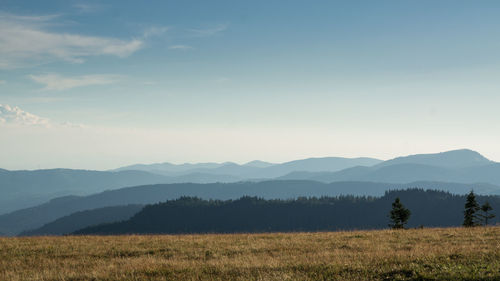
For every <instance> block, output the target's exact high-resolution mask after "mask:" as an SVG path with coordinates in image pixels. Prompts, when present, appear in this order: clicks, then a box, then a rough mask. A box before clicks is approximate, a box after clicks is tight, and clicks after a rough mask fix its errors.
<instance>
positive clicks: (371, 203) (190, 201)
mask: <svg viewBox="0 0 500 281" xmlns="http://www.w3.org/2000/svg"><path fill="white" fill-rule="evenodd" d="M396 197H399V198H401V201H402V202H403V204H405V205H406V206H407V207H408V208H409V209H410V210H411V212H412V216H411V217H410V220H409V226H410V227H418V226H459V225H461V223H462V219H463V208H464V204H465V196H462V195H452V194H450V193H446V192H442V191H429V190H428V191H424V190H422V189H410V190H403V191H389V192H386V193H385V195H384V196H382V197H380V198H376V197H355V196H340V197H321V198H298V199H293V200H265V199H259V198H257V197H242V198H240V199H238V200H227V201H221V200H202V199H199V198H193V197H182V198H180V199H177V200H172V201H167V202H164V203H159V204H154V205H148V206H146V207H145V208H144V209H143V210H142V211H141V212H139V213H137V214H136V215H135V216H133V217H132V218H131V219H130V220H128V221H125V222H119V223H112V224H105V225H100V226H94V227H89V228H85V229H82V230H79V231H77V232H75V233H76V234H125V233H143V234H144V233H233V232H282V231H326V230H343V229H344V230H345V229H380V228H386V227H387V224H388V223H389V221H388V217H387V215H388V213H389V210H390V208H391V203H392V201H393V200H394V199H395V198H396ZM478 201H479V202H480V203H483V202H485V201H488V202H489V203H490V204H491V205H492V206H493V209H494V210H499V209H500V197H498V196H480V197H478ZM497 221H498V220H497V219H495V220H493V221H491V223H496V222H497Z"/></svg>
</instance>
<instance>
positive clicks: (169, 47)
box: [168, 45, 194, 50]
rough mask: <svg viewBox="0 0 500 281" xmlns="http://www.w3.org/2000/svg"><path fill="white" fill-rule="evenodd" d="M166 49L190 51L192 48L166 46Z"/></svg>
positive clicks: (186, 46)
mask: <svg viewBox="0 0 500 281" xmlns="http://www.w3.org/2000/svg"><path fill="white" fill-rule="evenodd" d="M168 49H170V50H192V49H194V48H193V47H191V46H188V45H172V46H168Z"/></svg>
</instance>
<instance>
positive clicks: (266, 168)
mask: <svg viewBox="0 0 500 281" xmlns="http://www.w3.org/2000/svg"><path fill="white" fill-rule="evenodd" d="M380 162H381V161H380V160H376V159H371V158H356V159H349V158H339V157H329V158H311V159H305V160H297V161H292V162H287V163H283V164H271V163H266V162H262V161H252V162H250V163H247V164H245V165H238V164H235V163H229V162H228V163H222V164H218V163H201V164H182V165H174V164H169V163H163V164H152V165H133V166H129V167H124V168H120V169H117V170H114V171H88V170H70V169H51V170H35V171H8V170H2V169H0V214H3V213H7V212H11V211H14V210H18V209H22V208H27V207H32V206H36V205H38V204H41V203H44V202H47V201H48V200H50V199H52V198H55V197H60V196H65V195H88V194H92V193H97V192H101V191H104V190H111V189H116V188H120V187H127V186H137V185H145V184H157V183H187V182H191V183H214V182H238V181H242V180H251V179H255V180H262V179H271V178H274V177H278V176H283V175H285V174H287V173H290V172H292V171H295V170H306V171H312V172H314V171H337V170H341V169H343V168H346V167H352V166H359V165H373V164H376V163H380Z"/></svg>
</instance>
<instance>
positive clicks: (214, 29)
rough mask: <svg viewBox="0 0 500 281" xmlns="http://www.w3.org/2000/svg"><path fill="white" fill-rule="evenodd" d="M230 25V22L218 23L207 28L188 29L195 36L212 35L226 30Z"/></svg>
mask: <svg viewBox="0 0 500 281" xmlns="http://www.w3.org/2000/svg"><path fill="white" fill-rule="evenodd" d="M228 27H229V25H228V24H218V25H215V26H211V27H207V28H195V29H188V31H189V32H190V33H191V35H192V36H194V37H210V36H214V35H216V34H218V33H220V32H223V31H225V30H226V29H227V28H228Z"/></svg>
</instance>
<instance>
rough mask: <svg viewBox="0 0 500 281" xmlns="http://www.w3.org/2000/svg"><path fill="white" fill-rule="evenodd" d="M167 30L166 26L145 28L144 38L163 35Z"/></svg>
mask: <svg viewBox="0 0 500 281" xmlns="http://www.w3.org/2000/svg"><path fill="white" fill-rule="evenodd" d="M168 30H169V27H168V26H150V27H148V28H146V29H145V30H144V32H143V37H144V38H150V37H153V36H160V35H163V34H164V33H165V32H167V31H168Z"/></svg>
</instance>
